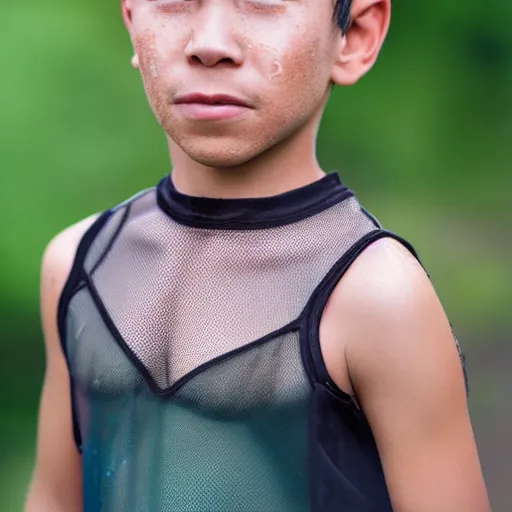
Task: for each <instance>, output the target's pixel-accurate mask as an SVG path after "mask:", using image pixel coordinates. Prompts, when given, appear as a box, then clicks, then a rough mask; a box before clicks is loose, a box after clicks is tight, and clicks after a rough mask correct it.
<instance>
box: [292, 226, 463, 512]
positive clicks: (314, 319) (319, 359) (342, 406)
mask: <svg viewBox="0 0 512 512" xmlns="http://www.w3.org/2000/svg"><path fill="white" fill-rule="evenodd" d="M375 225H376V229H375V230H373V231H371V232H369V233H368V234H366V235H365V236H363V237H362V238H361V239H359V240H358V241H357V242H356V243H354V244H353V245H352V247H351V248H350V249H349V250H348V251H347V252H346V253H345V254H344V255H343V256H342V258H341V259H340V260H338V262H337V263H336V264H335V265H334V266H333V267H332V268H331V270H330V271H329V272H328V273H327V275H326V276H325V277H324V279H323V280H322V282H321V283H320V284H319V285H318V287H317V288H316V290H315V292H314V293H313V295H312V296H311V298H310V300H309V302H308V305H307V306H306V308H305V310H304V312H303V315H304V316H303V318H302V322H301V332H300V341H301V353H302V359H303V361H304V365H305V369H306V372H307V373H308V376H309V378H310V381H311V384H312V388H313V392H312V398H311V404H310V413H309V414H310V416H309V440H308V445H309V448H308V461H309V473H310V485H309V489H310V501H311V510H312V512H323V511H325V510H343V511H345V512H391V511H392V505H391V501H390V497H389V493H388V490H387V485H386V481H385V476H384V472H383V468H382V464H381V460H380V455H379V452H378V448H377V445H376V442H375V439H374V437H373V433H372V431H371V427H370V425H369V423H368V421H367V420H366V417H365V415H364V411H362V410H361V409H360V408H359V406H358V405H357V403H356V400H355V398H354V397H353V396H352V395H349V394H348V393H346V392H345V391H343V390H342V389H340V388H339V387H338V386H337V385H336V383H335V382H334V381H333V379H332V378H331V377H330V375H329V373H328V371H327V367H326V365H325V362H324V360H323V356H322V353H321V349H320V340H319V327H320V320H321V317H322V314H323V311H324V308H325V306H326V304H327V301H328V299H329V297H330V295H331V293H332V292H333V290H334V288H335V287H336V285H337V284H338V283H339V281H340V279H341V278H342V277H343V276H344V274H345V273H346V272H347V270H348V269H349V268H350V266H351V264H352V263H353V262H354V261H355V260H356V258H357V257H358V256H359V255H360V254H361V253H362V252H363V251H364V250H365V249H366V248H367V247H368V246H370V245H371V244H372V243H374V242H375V241H377V240H379V239H381V238H393V239H395V240H397V241H398V242H399V243H401V244H402V245H403V246H405V247H406V248H407V249H408V250H409V251H410V253H411V254H412V255H413V256H414V257H415V258H416V260H418V261H419V262H420V260H419V257H418V255H417V253H416V251H415V250H414V248H413V247H412V245H411V244H410V243H408V242H407V241H406V240H404V239H403V238H401V237H399V236H398V235H396V234H394V233H392V232H390V231H386V230H383V229H381V228H380V227H379V226H378V223H375ZM420 264H421V262H420ZM425 272H426V271H425ZM427 275H428V273H427ZM455 342H456V343H457V341H456V338H455ZM457 347H458V343H457ZM459 354H460V349H459ZM461 360H462V362H463V371H464V378H465V381H466V389H467V379H466V371H465V366H464V360H463V358H462V357H461Z"/></svg>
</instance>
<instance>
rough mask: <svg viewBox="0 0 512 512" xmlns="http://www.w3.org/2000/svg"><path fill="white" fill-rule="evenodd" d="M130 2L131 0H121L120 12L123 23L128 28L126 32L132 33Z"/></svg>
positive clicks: (131, 2)
mask: <svg viewBox="0 0 512 512" xmlns="http://www.w3.org/2000/svg"><path fill="white" fill-rule="evenodd" d="M132 4H133V0H121V12H122V15H123V21H124V24H125V26H126V28H127V30H128V33H129V34H130V36H131V34H132V28H133V24H132Z"/></svg>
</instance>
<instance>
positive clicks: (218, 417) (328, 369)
mask: <svg viewBox="0 0 512 512" xmlns="http://www.w3.org/2000/svg"><path fill="white" fill-rule="evenodd" d="M349 10H350V16H349ZM122 12H123V18H124V21H125V23H126V26H127V29H128V31H129V34H130V36H131V39H132V42H133V46H134V50H135V55H134V57H133V60H132V64H133V65H134V67H136V68H140V71H141V75H142V79H143V82H144V86H145V89H146V92H147V96H148V99H149V101H150V103H151V106H152V108H153V110H154V113H155V115H156V117H157V119H158V121H159V122H160V124H161V125H162V127H163V129H164V131H165V133H166V135H167V138H168V142H169V148H170V154H171V158H172V162H173V171H172V175H171V176H167V177H166V178H165V179H163V180H162V181H161V182H160V183H159V184H158V186H157V187H155V188H153V189H149V190H147V191H144V192H142V193H141V194H139V195H138V196H136V197H135V198H132V199H130V200H128V201H127V202H125V203H123V204H122V205H119V206H118V207H115V208H112V209H111V210H109V211H107V212H105V213H103V214H102V215H100V216H95V217H92V218H89V219H86V220H85V221H82V222H80V223H79V224H77V225H75V226H73V227H71V228H69V229H68V230H66V231H64V232H63V233H62V234H60V235H59V236H57V237H56V238H55V239H54V240H53V241H52V243H51V244H50V245H49V247H48V248H47V250H46V253H45V257H44V260H43V270H42V311H43V322H44V331H45V338H46V346H47V371H46V377H45V383H44V388H43V394H42V403H41V410H40V420H39V436H38V453H37V464H36V471H35V475H34V479H33V483H32V486H31V490H30V493H29V497H28V500H27V511H29V512H38V511H43V510H52V511H65V512H70V511H74V510H85V511H91V512H92V511H100V510H101V511H105V512H114V511H115V512H117V511H150V512H158V511H163V512H167V511H178V512H185V511H194V512H201V511H208V512H210V511H211V512H213V511H222V512H228V511H233V512H235V511H236V512H240V511H248V512H253V511H254V512H255V511H262V512H267V511H268V512H287V511H290V512H292V511H293V512H298V511H306V510H314V511H389V510H395V511H398V512H423V511H425V512H454V511H457V512H458V511H460V512H462V511H464V512H485V511H488V510H489V504H488V500H487V496H486V490H485V486H484V482H483V478H482V474H481V469H480V464H479V461H478V455H477V450H476V447H475V442H474V438H473V433H472V429H471V424H470V420H469V417H468V411H467V406H466V396H465V386H464V375H463V369H462V366H461V364H460V360H459V354H458V351H457V345H456V343H455V342H454V339H453V336H452V333H451V329H450V325H449V323H448V320H447V319H446V317H445V315H444V312H443V310H442V307H441V305H440V304H439V301H438V299H437V297H436V294H435V292H434V290H433V289H432V286H431V284H430V282H429V280H428V277H427V276H426V274H425V272H424V271H423V270H422V268H421V266H420V264H419V263H418V261H417V260H416V259H415V257H414V251H413V249H412V248H411V247H410V246H409V245H408V244H407V242H405V241H404V240H401V239H400V238H399V237H397V236H396V235H393V234H391V233H389V232H386V231H384V230H383V229H381V227H380V226H379V225H378V223H377V221H376V220H375V219H373V218H372V217H371V216H370V215H369V214H368V213H367V212H365V211H364V210H363V209H362V208H361V206H360V205H359V204H358V202H357V200H356V198H355V197H354V196H353V194H352V193H351V192H350V191H349V190H348V189H346V188H345V187H344V186H343V184H342V183H341V181H340V180H339V178H338V176H337V174H330V175H325V174H324V173H323V171H322V170H321V169H320V167H319V165H318V163H317V160H316V156H315V138H316V133H317V129H318V125H319V122H320V118H321V115H322V112H323V109H324V107H325V104H326V101H327V99H328V96H329V92H330V88H331V86H332V85H340V86H348V85H351V84H354V83H356V82H357V81H358V80H359V79H360V78H361V77H362V76H363V75H364V74H365V73H367V72H368V71H369V69H370V68H371V67H372V65H373V64H374V62H375V60H376V58H377V55H378V53H379V50H380V48H381V46H382V43H383V41H384V38H385V35H386V32H387V29H388V25H389V20H390V0H353V2H352V5H349V3H348V1H347V0H338V2H337V3H336V5H335V8H334V20H335V21H334V22H333V5H332V3H331V2H330V1H329V0H291V1H287V0H154V1H151V0H123V1H122ZM77 448H78V449H77Z"/></svg>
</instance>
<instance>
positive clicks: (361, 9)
mask: <svg viewBox="0 0 512 512" xmlns="http://www.w3.org/2000/svg"><path fill="white" fill-rule="evenodd" d="M390 19H391V0H353V1H352V9H351V24H350V27H349V29H348V32H347V33H346V35H344V36H342V35H339V41H338V45H337V49H336V55H335V59H336V60H335V62H334V65H333V69H332V74H331V80H332V81H333V82H334V83H335V84H337V85H353V84H355V83H356V82H357V81H358V80H359V79H360V78H361V77H363V76H364V75H365V74H366V73H368V71H370V69H371V68H372V66H373V65H374V64H375V61H376V60H377V57H378V55H379V52H380V49H381V48H382V44H383V43H384V39H385V38H386V34H387V32H388V29H389V22H390Z"/></svg>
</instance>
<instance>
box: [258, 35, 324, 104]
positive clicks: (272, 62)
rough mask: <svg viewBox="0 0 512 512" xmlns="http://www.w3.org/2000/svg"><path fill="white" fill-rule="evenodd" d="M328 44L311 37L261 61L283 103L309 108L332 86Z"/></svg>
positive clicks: (298, 41) (296, 41)
mask: <svg viewBox="0 0 512 512" xmlns="http://www.w3.org/2000/svg"><path fill="white" fill-rule="evenodd" d="M327 50H328V49H327V45H326V44H325V42H324V41H323V40H322V39H320V38H315V37H312V36H309V37H307V36H306V37H302V38H294V40H293V41H292V42H291V44H290V45H288V46H287V48H286V49H285V50H284V51H282V52H270V51H269V52H268V53H267V55H266V57H265V58H264V59H262V63H263V68H264V76H265V79H266V80H267V83H268V84H269V86H270V90H273V91H274V92H275V93H276V94H274V96H275V97H276V100H277V99H279V100H280V101H281V102H283V103H290V102H292V101H293V102H297V101H300V103H301V104H302V105H303V106H304V107H307V106H308V105H310V104H312V103H317V102H318V101H320V99H321V98H323V96H324V94H325V92H326V91H327V89H328V87H329V83H330V74H331V62H330V58H329V54H328V51H327Z"/></svg>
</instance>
